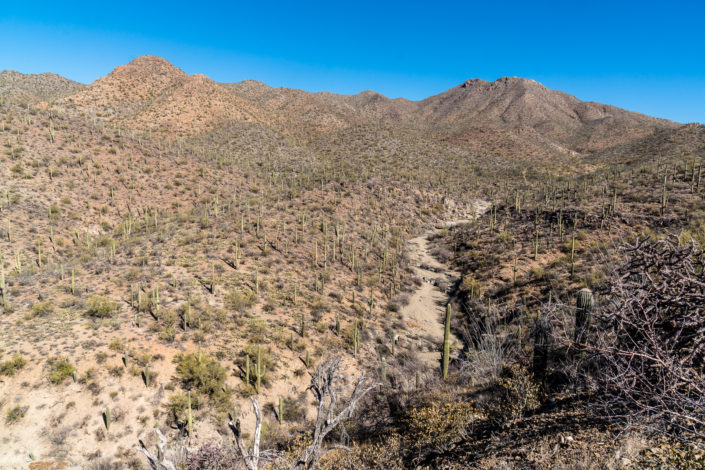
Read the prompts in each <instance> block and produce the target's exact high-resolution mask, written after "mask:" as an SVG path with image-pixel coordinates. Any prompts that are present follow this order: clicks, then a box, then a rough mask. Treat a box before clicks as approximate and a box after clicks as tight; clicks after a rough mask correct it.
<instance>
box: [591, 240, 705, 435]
mask: <svg viewBox="0 0 705 470" xmlns="http://www.w3.org/2000/svg"><path fill="white" fill-rule="evenodd" d="M622 250H623V253H624V255H625V257H626V259H625V261H624V263H623V264H622V265H621V266H620V267H618V268H617V269H616V270H615V272H614V273H613V275H612V277H611V279H610V280H609V282H608V284H607V286H606V288H605V292H604V294H605V296H606V299H607V302H606V303H605V305H604V306H603V308H602V309H601V311H600V312H599V313H598V315H597V317H598V318H597V319H598V320H599V325H598V326H601V328H599V329H598V333H596V335H595V337H594V339H593V340H592V341H589V342H588V343H589V344H584V345H581V346H583V347H584V348H585V349H587V350H588V351H593V352H595V353H596V354H597V357H598V359H599V361H600V363H599V370H598V372H597V376H598V378H599V380H600V383H601V385H602V386H603V387H604V389H605V393H604V395H603V396H604V397H605V401H604V403H602V404H603V405H604V409H605V410H607V411H608V412H611V413H612V414H614V415H617V416H619V415H622V416H626V415H632V416H634V415H637V416H640V417H643V418H645V421H644V422H645V423H646V424H647V425H649V426H650V427H652V428H653V429H654V430H656V431H658V432H669V431H670V432H672V433H674V434H677V435H680V436H681V437H684V436H696V437H699V438H703V437H705V419H704V418H703V411H702V410H703V409H705V376H704V375H703V367H704V364H705V341H704V340H703V338H705V272H704V269H703V268H704V267H705V256H704V255H703V252H702V251H701V250H698V249H697V248H696V247H695V245H694V244H692V243H690V244H688V245H684V246H681V245H680V244H679V242H678V238H677V237H675V236H672V237H669V238H667V239H664V240H648V239H647V240H639V239H637V240H636V242H634V243H633V244H625V245H624V246H623V248H622Z"/></svg>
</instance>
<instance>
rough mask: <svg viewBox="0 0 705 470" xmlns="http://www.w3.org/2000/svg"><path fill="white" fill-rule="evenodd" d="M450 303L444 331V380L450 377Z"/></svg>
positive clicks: (447, 308)
mask: <svg viewBox="0 0 705 470" xmlns="http://www.w3.org/2000/svg"><path fill="white" fill-rule="evenodd" d="M450 313H451V307H450V304H448V305H446V324H445V332H444V333H443V380H446V379H447V378H448V364H449V363H450Z"/></svg>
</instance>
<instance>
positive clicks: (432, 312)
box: [401, 201, 489, 368]
mask: <svg viewBox="0 0 705 470" xmlns="http://www.w3.org/2000/svg"><path fill="white" fill-rule="evenodd" d="M488 205H489V203H487V202H485V201H477V202H476V203H475V206H474V213H472V214H470V216H472V217H477V216H478V215H480V214H482V213H483V212H485V211H486V210H487V207H488ZM468 220H469V219H459V220H453V221H448V222H445V223H444V224H442V228H448V227H451V226H454V225H457V224H460V223H464V222H467V221H468ZM439 230H440V229H436V230H429V231H427V232H425V233H423V234H422V235H421V236H419V237H416V238H413V239H411V240H410V241H409V251H410V258H411V263H412V266H413V269H414V272H415V273H416V276H417V277H418V278H419V279H421V280H422V281H423V282H422V284H421V286H420V287H419V288H418V289H416V291H415V292H414V293H413V294H412V296H411V299H410V300H409V304H408V305H406V306H405V307H403V308H402V311H401V313H402V317H403V318H404V321H405V322H406V325H407V328H408V329H409V333H410V336H411V339H412V340H416V342H417V343H419V346H420V348H419V353H418V357H419V359H420V360H421V362H422V363H424V364H426V365H427V366H428V367H431V368H434V367H440V359H441V354H440V351H441V346H442V345H443V333H444V323H445V309H446V304H447V303H448V301H449V299H450V295H449V291H450V289H451V288H452V287H453V286H454V285H455V283H456V282H457V281H458V280H459V278H460V273H459V272H457V271H454V270H453V269H451V268H450V266H448V265H447V264H444V263H441V262H440V261H439V260H437V259H436V258H434V257H433V255H432V254H431V249H432V246H431V242H430V238H431V237H432V236H433V235H435V234H436V233H437V232H438V231H439ZM453 343H455V346H456V348H459V347H460V346H461V345H460V343H459V341H458V339H457V338H456V337H455V335H453V334H452V333H451V344H453Z"/></svg>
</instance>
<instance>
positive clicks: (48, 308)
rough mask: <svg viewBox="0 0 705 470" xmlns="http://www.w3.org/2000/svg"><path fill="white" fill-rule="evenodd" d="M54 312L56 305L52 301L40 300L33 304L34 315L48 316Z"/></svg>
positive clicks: (32, 314) (32, 313)
mask: <svg viewBox="0 0 705 470" xmlns="http://www.w3.org/2000/svg"><path fill="white" fill-rule="evenodd" d="M52 313H54V305H53V304H52V303H51V302H48V301H46V302H38V303H36V304H34V305H32V312H31V316H32V317H46V316H47V315H50V314H52Z"/></svg>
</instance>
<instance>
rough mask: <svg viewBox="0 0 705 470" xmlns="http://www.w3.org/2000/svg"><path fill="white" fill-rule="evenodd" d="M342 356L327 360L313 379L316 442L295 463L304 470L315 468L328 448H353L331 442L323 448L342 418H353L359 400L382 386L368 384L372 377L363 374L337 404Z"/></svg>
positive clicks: (295, 465) (299, 468) (310, 387)
mask: <svg viewBox="0 0 705 470" xmlns="http://www.w3.org/2000/svg"><path fill="white" fill-rule="evenodd" d="M341 360H342V357H341V356H334V357H332V358H329V359H327V360H326V361H324V362H323V363H322V364H321V365H319V366H318V368H317V369H316V372H315V373H314V374H313V376H312V378H311V385H310V386H309V389H310V390H312V391H313V393H314V394H315V395H316V400H318V413H317V416H316V424H315V427H314V430H313V441H312V442H311V444H310V445H309V446H308V447H307V448H306V449H305V450H304V452H303V453H302V454H301V456H300V457H299V458H298V459H297V461H296V463H295V464H294V467H293V468H294V470H304V469H311V468H314V467H315V465H316V463H317V462H318V460H319V459H320V458H321V457H322V456H323V455H324V454H325V453H326V452H328V451H330V450H333V449H344V450H350V449H348V448H347V447H346V446H343V445H331V446H328V447H324V443H323V441H324V439H325V438H326V436H327V435H328V434H329V433H330V432H331V431H333V430H334V429H335V428H336V427H338V426H339V425H340V424H341V423H342V422H343V421H345V420H347V419H349V418H351V417H352V415H353V413H354V412H355V408H356V407H357V405H358V403H359V402H360V400H361V399H362V397H364V396H365V395H366V394H367V393H368V392H369V391H370V390H372V389H373V388H375V387H377V386H379V384H378V383H371V384H370V383H369V381H370V379H369V377H366V376H365V375H364V374H363V375H362V376H361V377H360V378H359V379H358V381H357V383H356V384H355V388H354V389H353V391H352V393H351V394H350V397H349V398H348V400H347V402H344V403H342V404H339V403H338V394H339V393H340V390H339V389H338V385H337V383H336V382H338V380H340V379H342V378H343V376H342V375H340V374H338V368H339V367H340V361H341Z"/></svg>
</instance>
